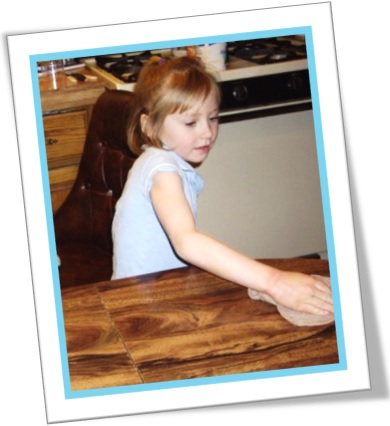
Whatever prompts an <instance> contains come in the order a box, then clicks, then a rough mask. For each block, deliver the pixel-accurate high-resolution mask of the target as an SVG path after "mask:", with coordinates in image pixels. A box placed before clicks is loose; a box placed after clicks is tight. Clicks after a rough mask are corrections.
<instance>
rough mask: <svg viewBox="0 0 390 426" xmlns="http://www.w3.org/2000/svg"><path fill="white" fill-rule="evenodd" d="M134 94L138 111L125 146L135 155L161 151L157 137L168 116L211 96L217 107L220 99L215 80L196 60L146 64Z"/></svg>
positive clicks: (175, 59)
mask: <svg viewBox="0 0 390 426" xmlns="http://www.w3.org/2000/svg"><path fill="white" fill-rule="evenodd" d="M135 93H136V95H137V108H136V111H135V113H134V115H133V117H132V123H131V124H130V128H129V132H128V145H129V147H130V149H131V151H132V152H133V153H134V154H136V155H140V154H141V153H142V152H143V149H142V147H143V146H144V145H148V146H154V147H157V148H161V147H162V142H161V141H160V139H159V136H158V135H159V132H160V130H161V126H162V124H163V122H164V120H165V117H166V116H167V115H169V114H174V113H176V112H179V113H181V112H185V111H187V110H188V109H190V108H191V107H193V106H194V105H196V104H197V103H199V102H201V101H204V100H205V99H206V98H207V97H208V96H209V95H210V94H214V95H215V97H216V99H217V102H218V103H219V102H220V97H221V95H220V91H219V86H218V84H217V82H216V81H215V80H214V78H213V77H212V76H211V75H210V74H208V73H207V72H206V71H205V69H204V67H203V66H202V65H201V63H200V62H199V61H198V60H197V59H194V58H189V57H178V58H173V59H169V60H159V61H156V60H154V61H151V62H149V63H147V64H145V65H144V67H143V68H142V70H141V72H140V74H139V76H138V80H137V84H136V89H135ZM143 114H145V115H146V116H147V117H148V123H149V126H148V130H149V131H148V134H146V132H145V131H143V130H142V128H141V116H142V115H143ZM144 130H145V129H144Z"/></svg>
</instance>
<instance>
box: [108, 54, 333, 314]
mask: <svg viewBox="0 0 390 426" xmlns="http://www.w3.org/2000/svg"><path fill="white" fill-rule="evenodd" d="M160 62H162V61H159V62H152V63H150V64H148V65H146V66H144V67H143V69H142V71H141V73H140V75H139V78H138V81H137V85H136V94H137V98H138V110H137V112H136V114H135V119H134V120H133V124H132V125H131V128H130V130H129V146H130V148H131V150H132V151H133V152H134V153H135V154H137V155H139V158H138V159H137V161H136V162H135V163H134V165H133V167H132V168H131V170H130V173H129V176H128V180H127V182H126V185H125V187H124V190H123V194H122V196H121V198H120V199H119V200H118V203H117V206H116V212H115V217H114V221H113V228H112V233H113V242H114V256H113V271H114V272H113V277H112V278H113V279H116V278H122V277H130V276H135V275H141V274H146V273H149V272H156V271H162V270H166V269H173V268H178V267H183V266H186V265H188V264H192V265H196V266H197V267H199V268H202V269H204V270H207V271H209V272H211V273H213V274H215V275H218V276H220V277H222V278H225V279H227V280H229V281H232V282H235V283H237V284H239V285H242V286H245V287H247V288H248V289H249V294H251V292H252V295H255V297H256V295H257V296H259V298H262V299H263V300H267V301H269V302H271V303H275V304H278V305H281V306H283V307H286V308H290V309H293V310H295V311H300V312H302V313H307V314H315V315H329V314H331V313H332V312H333V305H332V295H331V290H330V287H329V286H328V285H327V284H325V283H324V282H323V281H322V280H320V279H318V278H316V277H313V276H309V275H305V274H301V273H295V272H284V271H281V270H279V269H275V268H272V267H270V266H267V265H264V264H262V263H260V262H258V261H256V260H254V259H251V258H248V257H247V256H245V255H243V254H241V253H239V252H237V251H236V250H234V249H232V248H230V247H227V246H226V245H224V244H223V243H221V242H219V241H216V240H215V239H213V238H210V237H209V236H207V235H205V234H203V233H202V232H201V231H200V230H198V229H197V226H196V213H197V197H198V195H199V193H200V192H201V190H202V188H203V180H202V178H201V176H200V175H199V174H198V173H197V172H196V170H195V168H194V166H196V165H197V164H200V163H202V162H203V161H204V160H205V159H206V158H207V156H208V154H209V152H210V150H211V149H212V147H213V145H214V143H215V140H216V138H217V134H218V112H219V102H220V92H219V87H218V85H217V83H216V82H215V81H214V79H213V78H212V77H211V76H210V75H209V74H208V73H206V72H205V70H204V69H203V67H202V66H201V64H200V63H199V62H198V61H197V60H196V59H191V58H187V57H181V58H175V59H171V60H167V61H164V62H163V63H160Z"/></svg>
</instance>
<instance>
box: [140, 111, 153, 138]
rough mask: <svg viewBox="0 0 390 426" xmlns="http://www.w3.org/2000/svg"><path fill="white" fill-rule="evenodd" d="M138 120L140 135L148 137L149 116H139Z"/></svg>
mask: <svg viewBox="0 0 390 426" xmlns="http://www.w3.org/2000/svg"><path fill="white" fill-rule="evenodd" d="M139 120H140V125H141V130H142V133H143V134H144V135H146V136H148V137H149V133H150V128H149V127H150V124H149V116H148V115H147V114H141V116H140V119H139Z"/></svg>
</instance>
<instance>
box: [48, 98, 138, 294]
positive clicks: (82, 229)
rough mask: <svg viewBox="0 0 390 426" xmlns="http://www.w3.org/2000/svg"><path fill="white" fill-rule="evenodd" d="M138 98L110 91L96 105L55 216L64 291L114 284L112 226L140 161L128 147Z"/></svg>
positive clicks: (60, 271) (61, 281)
mask: <svg viewBox="0 0 390 426" xmlns="http://www.w3.org/2000/svg"><path fill="white" fill-rule="evenodd" d="M133 100H134V93H132V92H127V91H119V90H112V91H111V90H107V91H105V92H104V93H103V94H101V95H100V96H99V98H98V100H97V102H96V104H95V105H94V108H93V111H92V116H91V120H90V123H89V127H88V133H87V137H86V141H85V146H84V150H83V154H82V157H81V161H80V166H79V168H78V173H77V177H76V181H75V183H74V185H73V187H72V189H71V191H70V193H69V195H68V196H67V198H66V200H65V201H64V203H63V204H62V205H61V207H60V208H59V209H58V210H57V211H56V213H55V215H54V231H55V238H56V248H57V254H58V255H59V257H60V259H61V266H60V267H59V276H60V284H61V287H63V288H65V287H68V286H75V285H80V284H86V283H93V282H96V281H103V280H108V279H110V277H111V274H112V238H111V223H112V219H113V215H114V210H115V204H116V202H117V200H118V198H119V197H120V195H121V194H122V190H123V186H124V184H125V182H126V178H127V174H128V171H129V169H130V168H131V166H132V165H133V163H134V161H135V156H133V155H132V154H131V152H130V150H129V148H128V146H127V130H128V124H129V122H130V120H131V115H132V112H133V107H134V102H133Z"/></svg>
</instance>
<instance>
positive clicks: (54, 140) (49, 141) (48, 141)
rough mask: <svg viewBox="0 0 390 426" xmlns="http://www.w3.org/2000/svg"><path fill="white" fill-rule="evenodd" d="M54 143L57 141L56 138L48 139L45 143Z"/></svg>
mask: <svg viewBox="0 0 390 426" xmlns="http://www.w3.org/2000/svg"><path fill="white" fill-rule="evenodd" d="M55 143H58V139H52V138H50V139H48V140H47V145H54V144H55Z"/></svg>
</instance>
